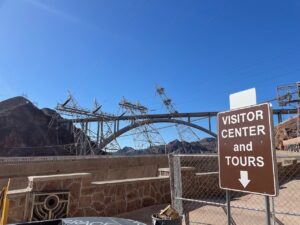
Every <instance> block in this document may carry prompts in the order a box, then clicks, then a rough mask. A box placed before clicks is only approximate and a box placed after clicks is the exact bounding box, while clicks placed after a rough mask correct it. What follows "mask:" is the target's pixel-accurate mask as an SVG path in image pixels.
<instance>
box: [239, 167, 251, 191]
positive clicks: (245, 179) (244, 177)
mask: <svg viewBox="0 0 300 225" xmlns="http://www.w3.org/2000/svg"><path fill="white" fill-rule="evenodd" d="M239 181H240V182H241V184H242V185H243V187H244V188H246V187H247V186H248V184H249V183H250V181H251V180H249V179H248V171H243V170H242V171H240V179H239Z"/></svg>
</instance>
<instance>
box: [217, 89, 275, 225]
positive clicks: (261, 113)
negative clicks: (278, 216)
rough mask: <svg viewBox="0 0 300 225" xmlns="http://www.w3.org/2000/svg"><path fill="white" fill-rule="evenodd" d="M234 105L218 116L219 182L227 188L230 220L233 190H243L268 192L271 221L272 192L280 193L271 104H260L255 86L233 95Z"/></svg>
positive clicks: (256, 192)
mask: <svg viewBox="0 0 300 225" xmlns="http://www.w3.org/2000/svg"><path fill="white" fill-rule="evenodd" d="M246 97H247V98H246ZM248 105H252V106H248ZM230 106H231V110H230V111H226V112H221V113H219V114H218V118H217V120H218V149H219V185H220V188H221V189H225V190H226V201H227V214H228V215H227V216H228V224H231V215H230V191H240V192H245V193H252V194H260V195H264V196H265V203H266V224H267V225H270V224H271V222H270V214H271V213H270V200H269V196H277V195H278V177H277V164H276V159H275V151H274V141H273V114H272V108H271V105H270V104H268V103H265V104H260V105H256V93H255V89H249V90H246V91H243V92H239V93H237V94H233V95H231V96H230Z"/></svg>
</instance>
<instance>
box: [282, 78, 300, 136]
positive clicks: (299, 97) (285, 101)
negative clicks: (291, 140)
mask: <svg viewBox="0 0 300 225" xmlns="http://www.w3.org/2000/svg"><path fill="white" fill-rule="evenodd" d="M277 100H278V104H279V106H282V107H283V106H295V107H297V111H298V113H297V136H298V137H300V82H297V83H295V84H288V85H281V86H278V87H277Z"/></svg>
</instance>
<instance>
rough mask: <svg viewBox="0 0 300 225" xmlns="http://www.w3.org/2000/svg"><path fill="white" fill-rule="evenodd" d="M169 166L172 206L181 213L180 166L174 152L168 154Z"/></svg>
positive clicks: (178, 158)
mask: <svg viewBox="0 0 300 225" xmlns="http://www.w3.org/2000/svg"><path fill="white" fill-rule="evenodd" d="M169 168H170V186H171V200H172V207H173V208H174V209H175V210H176V211H177V212H178V213H179V214H180V215H182V214H183V207H182V200H181V199H178V198H181V197H182V184H181V166H180V157H179V156H176V155H174V154H169Z"/></svg>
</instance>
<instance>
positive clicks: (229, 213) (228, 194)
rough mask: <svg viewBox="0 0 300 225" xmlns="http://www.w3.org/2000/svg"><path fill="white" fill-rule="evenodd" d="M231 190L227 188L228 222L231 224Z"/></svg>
mask: <svg viewBox="0 0 300 225" xmlns="http://www.w3.org/2000/svg"><path fill="white" fill-rule="evenodd" d="M230 198H231V197H230V191H228V190H226V205H227V224H228V225H231V211H230Z"/></svg>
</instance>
